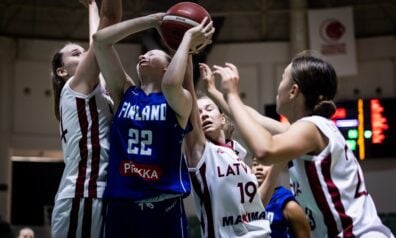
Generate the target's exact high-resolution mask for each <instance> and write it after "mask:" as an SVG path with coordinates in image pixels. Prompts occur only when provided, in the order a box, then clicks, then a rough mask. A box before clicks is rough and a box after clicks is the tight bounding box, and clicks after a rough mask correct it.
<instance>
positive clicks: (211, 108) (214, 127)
mask: <svg viewBox="0 0 396 238" xmlns="http://www.w3.org/2000/svg"><path fill="white" fill-rule="evenodd" d="M197 103H198V110H199V114H200V117H201V125H202V129H203V131H204V133H205V135H206V136H209V137H211V135H212V136H213V133H216V134H218V133H219V132H220V131H221V130H222V128H223V124H224V123H225V118H224V115H223V114H222V113H221V112H220V110H219V108H218V107H217V105H216V104H215V103H214V102H213V101H212V100H211V99H209V98H200V99H198V101H197Z"/></svg>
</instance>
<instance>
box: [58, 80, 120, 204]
mask: <svg viewBox="0 0 396 238" xmlns="http://www.w3.org/2000/svg"><path fill="white" fill-rule="evenodd" d="M70 81H71V80H68V81H67V82H66V84H65V86H64V87H63V89H62V92H61V97H60V105H59V110H60V114H61V118H60V134H61V140H62V149H63V156H64V162H65V169H64V171H63V175H62V180H61V182H60V185H59V188H58V192H57V195H56V198H55V200H59V199H62V198H74V197H76V198H82V197H90V198H101V197H102V195H103V191H104V188H105V186H106V176H107V164H108V152H109V132H110V124H111V119H112V107H113V102H112V101H111V99H110V97H109V96H108V95H107V93H106V90H105V89H104V87H103V85H101V84H99V85H98V86H97V87H96V88H95V90H94V91H92V92H91V93H90V94H88V95H84V94H81V93H78V92H75V91H73V90H72V89H71V88H70V83H69V82H70Z"/></svg>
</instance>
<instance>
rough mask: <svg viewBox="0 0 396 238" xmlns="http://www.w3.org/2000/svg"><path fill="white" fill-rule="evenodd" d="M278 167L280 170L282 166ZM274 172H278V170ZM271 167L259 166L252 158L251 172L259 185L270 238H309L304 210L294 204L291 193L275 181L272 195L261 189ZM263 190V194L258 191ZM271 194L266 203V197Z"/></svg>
mask: <svg viewBox="0 0 396 238" xmlns="http://www.w3.org/2000/svg"><path fill="white" fill-rule="evenodd" d="M276 166H280V168H279V169H281V168H282V167H284V166H282V165H276ZM279 169H278V170H276V171H279V172H280V170H279ZM270 170H271V166H266V165H263V164H260V163H259V162H258V161H257V159H256V158H253V164H252V171H253V173H254V174H255V175H256V178H257V181H258V183H259V186H260V187H259V194H260V195H261V194H263V195H262V201H263V203H264V204H265V209H266V212H267V217H268V220H269V222H270V225H271V237H272V238H289V237H296V238H308V237H310V235H311V234H310V233H311V229H310V227H309V224H308V220H307V218H306V216H305V213H304V210H303V209H302V208H301V207H300V205H299V204H298V203H297V202H296V199H295V198H294V195H293V194H292V192H291V191H290V190H289V189H287V188H285V187H283V186H280V185H279V181H277V183H276V185H275V188H274V189H273V193H268V192H267V189H266V188H263V186H262V185H264V183H263V182H264V181H265V178H266V177H267V176H269V173H270V172H271V171H270ZM261 189H263V190H264V191H263V193H262V192H261V191H260V190H261ZM267 194H271V197H270V199H269V201H268V199H267V200H266V195H267Z"/></svg>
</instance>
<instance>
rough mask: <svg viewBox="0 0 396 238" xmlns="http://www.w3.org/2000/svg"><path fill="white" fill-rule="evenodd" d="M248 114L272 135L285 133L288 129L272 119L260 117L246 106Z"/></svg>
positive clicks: (287, 126)
mask: <svg viewBox="0 0 396 238" xmlns="http://www.w3.org/2000/svg"><path fill="white" fill-rule="evenodd" d="M246 109H247V111H248V112H249V114H250V115H251V116H252V117H253V118H254V119H255V120H256V121H257V122H258V123H259V124H260V125H261V126H262V127H264V128H265V129H267V130H268V131H269V132H270V133H271V134H272V135H275V134H279V133H282V132H285V131H286V130H287V129H288V128H289V125H288V124H284V123H281V122H279V121H276V120H274V119H272V118H269V117H266V116H263V115H261V114H260V113H259V112H257V111H256V110H255V109H254V108H251V107H249V106H246Z"/></svg>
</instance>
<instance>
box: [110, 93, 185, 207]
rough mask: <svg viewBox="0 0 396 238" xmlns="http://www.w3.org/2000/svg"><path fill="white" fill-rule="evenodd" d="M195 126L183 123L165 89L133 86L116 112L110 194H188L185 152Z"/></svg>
mask: <svg viewBox="0 0 396 238" xmlns="http://www.w3.org/2000/svg"><path fill="white" fill-rule="evenodd" d="M190 129H191V128H190V127H189V126H187V129H183V128H181V127H180V126H179V124H178V122H177V119H176V116H175V112H174V111H173V110H172V108H171V107H170V106H169V105H168V104H167V102H166V99H165V96H164V95H163V93H161V92H160V93H151V94H149V95H146V94H145V93H144V91H143V90H141V89H140V88H136V87H131V88H129V89H128V90H127V91H126V92H125V94H124V97H123V100H122V101H121V103H120V106H119V107H118V110H117V113H116V114H115V115H114V118H113V123H112V127H111V135H110V159H109V171H108V182H107V187H106V190H105V195H104V196H105V198H121V199H131V200H135V201H136V200H142V199H147V198H153V197H157V196H160V195H163V194H171V195H172V194H176V195H181V196H186V195H188V194H189V193H190V179H189V175H188V169H187V166H186V161H185V158H184V157H183V155H182V152H181V145H182V141H183V137H184V136H185V134H186V133H187V132H188V131H189V130H190Z"/></svg>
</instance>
